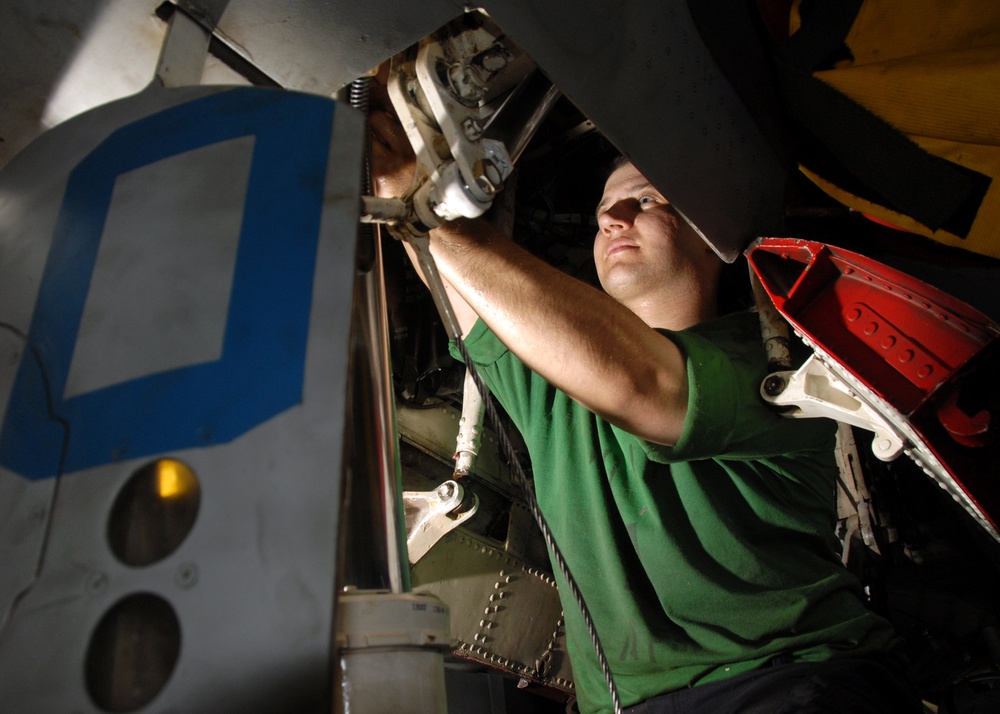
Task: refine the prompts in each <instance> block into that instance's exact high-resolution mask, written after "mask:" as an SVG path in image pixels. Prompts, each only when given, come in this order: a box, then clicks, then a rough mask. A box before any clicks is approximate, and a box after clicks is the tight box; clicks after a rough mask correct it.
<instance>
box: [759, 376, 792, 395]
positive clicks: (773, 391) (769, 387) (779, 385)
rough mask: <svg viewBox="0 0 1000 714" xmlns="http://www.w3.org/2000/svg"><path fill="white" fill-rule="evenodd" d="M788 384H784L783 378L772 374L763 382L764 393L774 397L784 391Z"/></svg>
mask: <svg viewBox="0 0 1000 714" xmlns="http://www.w3.org/2000/svg"><path fill="white" fill-rule="evenodd" d="M787 386H788V384H787V383H786V382H785V380H784V378H782V377H779V376H778V375H776V374H772V375H771V376H770V377H768V378H767V379H765V380H764V392H765V393H766V394H767V396H769V397H776V396H778V395H779V394H781V393H782V392H783V391H785V387H787Z"/></svg>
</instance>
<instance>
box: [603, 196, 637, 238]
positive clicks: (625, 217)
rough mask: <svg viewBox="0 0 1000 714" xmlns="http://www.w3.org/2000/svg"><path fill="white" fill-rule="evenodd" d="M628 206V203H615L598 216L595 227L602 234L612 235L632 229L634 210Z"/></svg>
mask: <svg viewBox="0 0 1000 714" xmlns="http://www.w3.org/2000/svg"><path fill="white" fill-rule="evenodd" d="M628 204H629V202H628V201H616V202H615V203H612V204H611V205H610V206H608V207H607V208H605V209H604V210H603V211H601V212H600V213H599V214H598V216H597V225H598V226H599V227H600V229H601V232H602V233H612V232H614V231H621V230H625V229H628V228H631V227H632V223H633V222H634V220H635V213H636V209H635V208H633V207H631V206H629V205H628Z"/></svg>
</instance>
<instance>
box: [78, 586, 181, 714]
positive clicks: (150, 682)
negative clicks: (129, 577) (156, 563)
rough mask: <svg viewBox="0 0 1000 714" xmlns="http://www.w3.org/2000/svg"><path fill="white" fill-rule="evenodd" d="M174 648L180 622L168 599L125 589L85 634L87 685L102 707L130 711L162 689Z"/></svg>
mask: <svg viewBox="0 0 1000 714" xmlns="http://www.w3.org/2000/svg"><path fill="white" fill-rule="evenodd" d="M180 650H181V627H180V622H179V621H178V620H177V615H176V614H175V613H174V609H173V608H172V607H171V606H170V603H168V602H167V601H166V600H164V599H163V598H161V597H159V596H158V595H153V594H151V593H136V594H134V595H129V596H128V597H125V598H123V599H122V600H119V601H118V602H117V603H115V604H114V605H113V606H112V607H111V609H110V610H108V611H107V612H106V613H105V614H104V617H102V618H101V620H100V622H98V623H97V627H96V628H94V632H93V634H92V635H91V637H90V645H89V646H88V648H87V659H86V662H85V664H84V669H85V671H84V677H85V679H86V683H87V691H88V693H89V694H90V697H91V699H93V701H94V704H96V705H97V706H98V707H99V708H100V709H102V710H104V711H108V712H131V711H135V710H136V709H139V708H141V707H143V706H145V705H146V704H149V703H150V702H151V701H153V699H154V698H155V697H156V695H158V694H159V693H160V692H161V691H162V690H163V687H164V686H165V685H166V684H167V680H169V679H170V675H171V674H172V673H173V671H174V667H175V666H176V665H177V659H178V657H179V656H180Z"/></svg>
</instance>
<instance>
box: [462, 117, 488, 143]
mask: <svg viewBox="0 0 1000 714" xmlns="http://www.w3.org/2000/svg"><path fill="white" fill-rule="evenodd" d="M462 132H463V133H464V134H465V138H466V139H468V140H469V141H478V140H479V138H480V137H481V136H482V135H483V125H482V124H481V123H480V122H479V120H478V119H476V118H475V117H466V118H465V119H463V120H462Z"/></svg>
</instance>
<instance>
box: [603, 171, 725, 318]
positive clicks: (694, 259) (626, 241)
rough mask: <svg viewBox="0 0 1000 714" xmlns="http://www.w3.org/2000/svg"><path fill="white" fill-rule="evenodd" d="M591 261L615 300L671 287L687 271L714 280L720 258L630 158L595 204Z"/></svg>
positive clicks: (640, 295) (627, 302)
mask: <svg viewBox="0 0 1000 714" xmlns="http://www.w3.org/2000/svg"><path fill="white" fill-rule="evenodd" d="M597 223H598V226H599V228H598V231H597V237H596V238H595V239H594V262H595V263H596V265H597V276H598V278H599V279H600V281H601V286H602V287H603V288H604V290H605V292H607V293H608V294H609V295H611V296H612V297H614V298H615V299H617V300H618V301H619V302H622V303H625V304H629V302H630V301H631V300H634V299H643V296H644V295H648V291H649V290H651V289H652V290H663V289H664V288H667V289H669V285H670V283H671V282H673V280H674V279H675V278H676V277H677V276H679V275H681V274H688V276H689V277H692V276H693V277H695V278H696V279H705V280H713V279H715V276H716V275H717V271H718V267H719V259H718V257H717V256H716V255H715V254H714V253H713V252H712V250H711V248H709V247H708V244H706V243H705V241H703V240H702V239H701V238H700V237H699V236H698V234H697V233H695V231H694V229H693V228H692V227H691V226H690V225H689V224H688V223H687V221H685V220H684V219H683V218H681V217H680V215H679V214H678V213H677V212H676V211H675V210H674V209H673V207H672V206H671V205H670V204H669V202H668V201H667V200H666V199H665V198H664V197H663V194H661V193H660V192H659V191H657V190H656V188H654V187H653V186H652V184H650V183H649V181H647V180H646V178H645V177H644V176H643V175H642V174H641V173H639V171H638V169H636V168H635V167H634V166H632V165H631V164H626V165H625V166H622V167H620V168H618V169H616V170H615V171H614V172H613V173H612V174H611V175H610V176H609V177H608V180H607V182H606V183H605V185H604V195H603V196H602V198H601V202H600V203H599V204H598V207H597Z"/></svg>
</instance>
